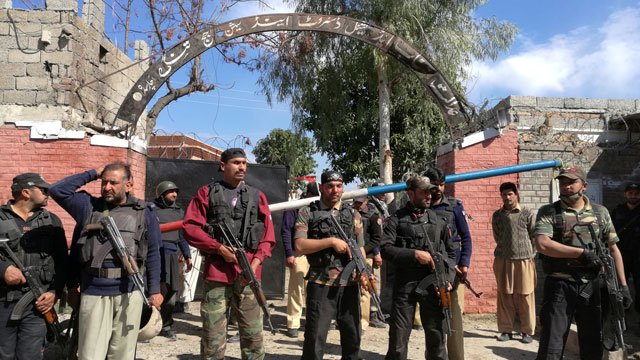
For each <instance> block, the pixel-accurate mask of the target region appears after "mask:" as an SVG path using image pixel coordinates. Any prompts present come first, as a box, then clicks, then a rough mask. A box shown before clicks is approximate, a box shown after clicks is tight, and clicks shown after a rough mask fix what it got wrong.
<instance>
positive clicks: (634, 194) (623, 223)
mask: <svg viewBox="0 0 640 360" xmlns="http://www.w3.org/2000/svg"><path fill="white" fill-rule="evenodd" d="M624 200H625V202H624V203H622V204H618V206H616V207H615V208H614V209H613V210H612V211H611V220H612V221H613V225H614V226H615V228H616V233H617V234H618V237H619V238H620V242H619V243H618V248H619V249H620V253H621V254H622V260H623V261H624V270H625V273H626V274H625V275H626V276H627V279H628V278H629V275H631V277H633V286H634V290H635V301H634V304H633V305H634V308H635V310H636V312H637V313H640V301H639V300H640V261H638V258H639V257H640V206H638V205H640V183H638V182H631V183H628V184H627V185H626V186H625V188H624Z"/></svg>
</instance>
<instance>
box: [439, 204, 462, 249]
mask: <svg viewBox="0 0 640 360" xmlns="http://www.w3.org/2000/svg"><path fill="white" fill-rule="evenodd" d="M446 200H447V206H439V207H438V208H434V209H433V211H435V212H436V213H437V214H438V216H441V217H442V219H443V220H444V223H445V224H447V231H448V232H449V235H450V237H451V241H453V242H455V243H459V242H460V240H461V238H460V236H459V234H458V227H457V226H456V224H455V208H456V206H459V205H462V202H461V201H460V200H458V199H456V198H454V197H451V196H447V197H446ZM456 245H457V246H456ZM454 247H457V248H459V247H460V244H454Z"/></svg>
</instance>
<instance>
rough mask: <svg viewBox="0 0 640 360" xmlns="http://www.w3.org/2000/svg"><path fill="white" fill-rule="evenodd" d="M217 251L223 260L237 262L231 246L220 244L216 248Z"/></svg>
mask: <svg viewBox="0 0 640 360" xmlns="http://www.w3.org/2000/svg"><path fill="white" fill-rule="evenodd" d="M218 252H219V253H220V256H222V258H223V259H224V261H226V262H228V263H232V264H237V263H238V259H237V258H236V253H235V252H234V251H233V249H232V248H230V247H228V246H226V245H221V246H220V248H219V249H218Z"/></svg>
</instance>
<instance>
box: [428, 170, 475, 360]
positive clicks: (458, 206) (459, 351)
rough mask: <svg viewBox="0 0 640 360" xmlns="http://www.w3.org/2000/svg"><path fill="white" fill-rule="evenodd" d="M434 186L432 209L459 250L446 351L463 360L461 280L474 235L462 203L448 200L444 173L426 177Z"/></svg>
mask: <svg viewBox="0 0 640 360" xmlns="http://www.w3.org/2000/svg"><path fill="white" fill-rule="evenodd" d="M425 176H427V177H428V178H429V179H430V180H431V183H432V184H434V185H436V187H434V188H433V189H431V209H433V210H434V211H435V212H436V213H437V214H438V216H441V217H442V218H443V219H444V221H445V223H446V224H447V227H448V229H449V231H450V232H451V241H452V243H453V247H454V249H455V250H456V271H457V273H458V277H456V281H455V282H454V284H453V291H452V292H451V329H452V330H453V331H452V333H451V336H450V337H449V338H448V339H447V351H448V353H449V359H451V360H464V329H463V327H462V313H463V312H464V290H465V287H464V285H461V284H460V281H459V280H460V279H464V278H466V277H467V273H468V271H469V265H470V264H471V253H472V247H473V246H472V242H471V231H470V230H469V224H468V223H467V217H466V215H465V211H464V206H463V205H462V201H460V200H458V199H456V198H454V197H452V196H446V195H445V194H444V191H445V183H444V178H445V176H444V173H443V171H442V170H441V169H438V168H430V169H429V170H427V172H426V173H425Z"/></svg>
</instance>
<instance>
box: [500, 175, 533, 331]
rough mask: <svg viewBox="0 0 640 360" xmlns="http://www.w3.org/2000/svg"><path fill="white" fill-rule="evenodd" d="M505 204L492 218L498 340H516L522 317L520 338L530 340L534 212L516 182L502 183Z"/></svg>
mask: <svg viewBox="0 0 640 360" xmlns="http://www.w3.org/2000/svg"><path fill="white" fill-rule="evenodd" d="M500 196H501V197H502V202H503V206H502V207H501V208H500V209H498V210H496V212H494V213H493V218H492V220H491V223H492V227H493V238H494V239H495V241H496V249H495V251H494V253H493V254H494V256H495V260H494V262H493V272H494V274H495V276H496V282H497V285H498V311H497V315H498V331H499V332H500V333H501V334H500V335H499V336H498V337H497V339H498V341H507V340H511V339H514V335H515V334H514V331H515V329H514V320H515V317H516V314H518V315H519V318H520V336H519V338H520V341H521V342H523V343H526V344H528V343H530V342H531V341H532V340H533V339H532V338H531V336H532V335H533V334H534V332H535V326H536V305H535V296H534V293H533V292H534V289H535V287H536V264H535V260H534V256H535V251H534V246H533V243H532V234H533V227H534V224H535V215H534V213H533V212H532V211H531V210H530V209H527V208H526V207H524V206H521V205H520V203H519V199H518V188H517V187H516V185H515V184H514V183H511V182H506V183H503V184H501V185H500Z"/></svg>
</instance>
